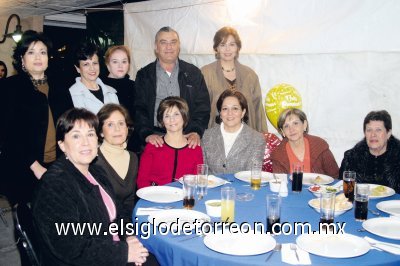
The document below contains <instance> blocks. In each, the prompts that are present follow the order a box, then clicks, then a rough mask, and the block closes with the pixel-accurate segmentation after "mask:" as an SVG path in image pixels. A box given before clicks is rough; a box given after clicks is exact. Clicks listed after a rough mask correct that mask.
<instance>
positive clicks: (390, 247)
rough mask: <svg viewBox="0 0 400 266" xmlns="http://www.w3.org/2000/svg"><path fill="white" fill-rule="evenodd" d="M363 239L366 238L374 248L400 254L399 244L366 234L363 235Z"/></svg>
mask: <svg viewBox="0 0 400 266" xmlns="http://www.w3.org/2000/svg"><path fill="white" fill-rule="evenodd" d="M364 239H365V240H367V241H368V243H370V244H372V247H374V248H378V249H382V250H383V251H387V252H389V253H392V254H395V255H400V245H397V244H392V243H388V242H382V241H378V240H375V239H373V238H370V237H368V236H365V237H364Z"/></svg>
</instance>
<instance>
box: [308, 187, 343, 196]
mask: <svg viewBox="0 0 400 266" xmlns="http://www.w3.org/2000/svg"><path fill="white" fill-rule="evenodd" d="M327 188H328V189H330V191H332V192H333V191H335V193H338V192H340V188H339V187H336V186H335V187H334V186H326V185H311V186H309V187H308V191H310V192H311V193H313V194H314V196H316V197H319V196H320V195H321V193H325V192H326V191H327Z"/></svg>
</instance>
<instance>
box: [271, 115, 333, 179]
mask: <svg viewBox="0 0 400 266" xmlns="http://www.w3.org/2000/svg"><path fill="white" fill-rule="evenodd" d="M278 128H279V130H280V131H281V134H282V136H283V140H282V142H281V144H280V145H279V146H278V147H277V148H276V149H275V150H274V151H273V152H272V154H271V160H272V168H273V172H274V173H291V172H292V165H293V164H294V163H297V162H299V163H301V164H303V167H304V172H306V173H319V174H325V175H328V176H331V177H333V178H338V175H339V167H338V165H337V163H336V161H335V158H334V157H333V154H332V152H331V151H330V149H329V145H328V143H327V142H326V141H325V140H323V139H321V138H319V137H316V136H313V135H309V134H308V121H307V116H306V114H305V113H304V112H303V111H301V110H299V109H297V108H289V109H286V110H284V111H283V112H282V113H281V114H280V115H279V118H278Z"/></svg>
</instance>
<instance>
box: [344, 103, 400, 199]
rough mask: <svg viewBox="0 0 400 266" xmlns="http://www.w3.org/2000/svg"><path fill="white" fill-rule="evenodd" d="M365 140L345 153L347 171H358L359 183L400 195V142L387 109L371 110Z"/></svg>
mask: <svg viewBox="0 0 400 266" xmlns="http://www.w3.org/2000/svg"><path fill="white" fill-rule="evenodd" d="M363 131H364V139H363V140H361V141H360V142H358V143H357V144H356V145H355V146H354V147H353V148H352V149H350V150H348V151H346V152H345V153H344V158H343V160H342V164H341V166H340V176H339V177H340V178H343V176H342V175H343V172H344V171H355V172H356V173H357V177H356V182H359V183H372V184H379V185H384V186H388V187H391V188H393V189H394V190H395V191H396V193H400V140H399V139H397V138H396V137H394V136H393V135H392V118H391V117H390V114H389V113H388V112H387V111H386V110H381V111H371V112H369V113H368V114H367V116H366V117H365V119H364V123H363Z"/></svg>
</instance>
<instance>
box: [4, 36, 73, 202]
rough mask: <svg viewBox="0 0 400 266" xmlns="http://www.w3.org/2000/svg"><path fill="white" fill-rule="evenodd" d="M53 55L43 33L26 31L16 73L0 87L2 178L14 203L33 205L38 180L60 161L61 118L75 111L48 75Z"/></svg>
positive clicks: (18, 49) (17, 49)
mask: <svg viewBox="0 0 400 266" xmlns="http://www.w3.org/2000/svg"><path fill="white" fill-rule="evenodd" d="M50 50H51V42H50V40H48V39H47V38H46V37H45V36H44V35H43V34H42V33H38V32H36V31H32V30H28V31H26V32H25V33H24V34H23V35H22V38H21V40H20V41H19V42H18V43H17V45H16V47H15V49H14V53H13V59H14V61H13V64H14V68H15V69H16V70H17V72H18V74H17V75H14V76H11V77H9V78H7V79H6V80H5V81H4V83H3V84H2V86H4V90H2V91H3V93H4V94H5V96H4V98H3V102H4V104H2V106H1V107H0V108H4V109H5V110H4V111H3V110H2V112H1V113H2V115H3V118H2V119H1V120H2V122H1V127H2V129H1V133H2V135H3V136H2V138H3V141H4V146H3V148H2V153H1V156H2V157H3V159H2V161H3V163H4V169H3V170H2V176H3V177H4V179H7V180H2V181H5V184H6V185H5V186H6V189H5V191H6V193H7V196H9V199H10V200H11V202H12V203H15V202H24V201H30V199H31V196H32V191H33V188H34V186H35V185H36V183H37V181H38V179H40V178H41V176H42V175H43V173H44V172H46V169H47V167H48V166H49V165H50V164H51V163H52V162H53V161H55V159H56V134H55V123H56V121H57V118H58V117H59V116H60V115H61V114H62V113H63V112H64V111H65V110H67V109H68V108H70V107H72V102H71V100H70V97H69V95H68V94H67V93H66V92H64V91H63V90H62V89H60V88H62V87H60V85H62V84H58V81H57V80H56V79H53V78H52V77H50V76H49V78H48V77H47V75H46V71H47V67H48V61H49V53H50ZM3 171H4V172H3ZM1 179H3V178H1Z"/></svg>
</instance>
